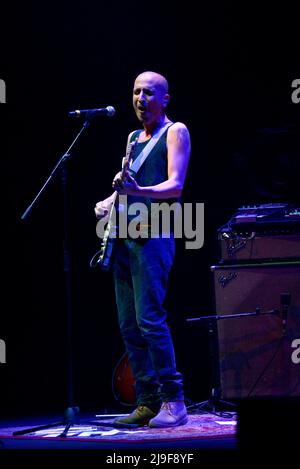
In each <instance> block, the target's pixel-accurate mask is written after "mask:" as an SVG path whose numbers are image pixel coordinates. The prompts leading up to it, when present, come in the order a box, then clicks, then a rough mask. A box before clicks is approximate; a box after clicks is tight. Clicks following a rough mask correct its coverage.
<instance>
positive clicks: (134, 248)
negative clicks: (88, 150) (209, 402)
mask: <svg viewBox="0 0 300 469" xmlns="http://www.w3.org/2000/svg"><path fill="white" fill-rule="evenodd" d="M169 100H170V95H169V90H168V82H167V80H166V78H165V77H164V76H162V75H160V74H159V73H156V72H150V71H147V72H143V73H141V74H140V75H139V76H138V77H137V78H136V80H135V82H134V87H133V108H134V111H135V113H136V116H137V119H138V121H139V122H140V123H141V125H142V129H139V130H135V131H133V132H131V133H130V134H129V136H128V141H127V144H128V143H129V142H132V141H136V142H137V143H136V145H135V150H134V155H133V163H134V161H135V160H136V159H137V158H138V155H139V153H140V152H141V151H142V150H143V149H145V150H146V146H147V144H148V143H149V145H150V142H151V141H152V142H153V140H152V139H154V141H155V137H156V140H157V142H156V144H155V145H154V146H152V147H151V148H152V149H151V151H150V152H149V154H148V156H147V158H146V159H145V160H144V162H143V164H142V166H141V167H140V168H139V169H138V171H137V173H136V174H135V175H134V174H130V170H129V168H126V170H125V171H122V172H120V173H118V174H117V175H116V176H115V177H114V179H113V182H112V187H113V189H114V190H115V191H117V193H119V194H126V195H127V206H128V213H129V207H130V204H132V203H134V202H137V201H140V202H143V203H144V204H147V206H149V207H150V205H151V202H158V201H163V202H165V203H166V202H167V203H170V204H171V203H172V202H174V200H177V201H178V199H179V197H180V195H181V192H182V189H183V187H184V183H185V178H186V172H187V167H188V162H189V157H190V148H191V144H190V136H189V132H188V129H187V127H186V126H185V125H184V124H183V123H181V122H172V121H171V120H170V119H169V118H168V117H167V115H166V108H167V106H168V103H169ZM158 135H159V138H158V137H157V136H158ZM148 148H149V147H148ZM113 200H114V195H112V196H110V197H108V198H107V199H105V200H103V201H101V202H98V203H97V204H96V206H95V214H96V217H97V218H98V219H100V218H101V217H103V216H106V215H107V214H108V212H109V210H110V207H111V204H112V203H113ZM150 212H151V210H149V211H148V213H150ZM128 220H130V215H128ZM174 247H175V246H174V236H173V234H172V233H171V234H170V235H169V237H168V238H165V237H163V236H161V235H159V236H157V237H155V238H143V237H140V238H138V239H130V238H129V239H128V238H127V239H117V240H116V243H115V247H114V258H113V275H114V282H115V292H116V302H117V308H118V318H119V325H120V330H121V334H122V337H123V340H124V343H125V346H126V350H127V354H128V357H129V361H130V365H131V368H132V372H133V376H134V380H135V393H136V398H137V407H136V409H135V410H134V411H133V412H132V413H131V414H129V415H128V416H125V417H119V418H117V419H115V425H116V426H129V427H130V426H134V427H136V426H143V425H149V426H150V427H175V426H177V425H183V424H185V423H186V422H187V420H188V417H187V411H186V407H185V403H184V391H183V377H182V374H181V373H180V372H179V371H177V369H176V362H175V353H174V347H173V341H172V337H171V333H170V330H169V328H168V326H167V323H166V317H167V313H166V311H165V309H164V307H163V302H164V299H165V296H166V289H167V283H168V275H169V272H170V269H171V267H172V264H173V260H174Z"/></svg>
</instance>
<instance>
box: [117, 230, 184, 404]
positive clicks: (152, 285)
mask: <svg viewBox="0 0 300 469" xmlns="http://www.w3.org/2000/svg"><path fill="white" fill-rule="evenodd" d="M174 252H175V243H174V238H168V239H167V238H153V239H152V238H149V239H139V240H132V239H126V240H118V241H117V245H116V252H115V261H114V280H115V291H116V301H117V308H118V317H119V324H120V330H121V334H122V337H123V340H124V343H125V346H126V350H127V353H128V358H129V362H130V365H131V369H132V373H133V376H134V379H135V392H136V397H137V404H138V405H141V404H144V405H147V406H149V407H151V408H154V409H156V408H157V407H159V405H160V403H161V402H162V401H175V400H183V398H184V397H183V382H182V375H181V373H179V372H178V371H177V370H176V363H175V354H174V347H173V342H172V337H171V334H170V330H169V328H168V326H167V323H166V318H167V313H166V311H165V309H164V308H163V302H164V299H165V296H166V291H167V283H168V275H169V271H170V269H171V266H172V264H173V260H174Z"/></svg>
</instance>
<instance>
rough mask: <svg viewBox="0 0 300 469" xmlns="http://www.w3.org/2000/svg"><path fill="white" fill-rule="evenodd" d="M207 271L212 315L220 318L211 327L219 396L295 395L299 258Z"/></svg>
mask: <svg viewBox="0 0 300 469" xmlns="http://www.w3.org/2000/svg"><path fill="white" fill-rule="evenodd" d="M211 271H212V274H213V282H214V293H215V307H216V314H217V315H218V316H221V317H223V318H221V319H219V320H218V321H217V327H216V331H217V336H218V340H217V345H218V348H219V351H218V352H219V371H220V385H221V395H222V397H223V398H225V399H231V398H242V397H252V396H300V262H281V263H261V264H247V265H245V264H244V265H241V264H238V265H230V266H224V265H222V266H220V265H219V266H212V267H211ZM283 293H288V294H289V295H288V297H289V298H290V305H289V306H287V309H285V308H284V306H283V304H282V298H283V297H282V294H283ZM258 311H260V313H258V314H256V315H255V316H247V315H241V316H238V315H240V314H241V313H254V312H258ZM285 311H287V314H286V326H285V327H284V315H285V314H284V313H285ZM265 313H267V314H265Z"/></svg>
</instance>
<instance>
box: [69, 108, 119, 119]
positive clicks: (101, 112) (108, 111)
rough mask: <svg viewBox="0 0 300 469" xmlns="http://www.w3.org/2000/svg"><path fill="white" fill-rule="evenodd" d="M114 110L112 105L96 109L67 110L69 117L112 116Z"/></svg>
mask: <svg viewBox="0 0 300 469" xmlns="http://www.w3.org/2000/svg"><path fill="white" fill-rule="evenodd" d="M115 113H116V110H115V108H114V107H112V106H107V107H100V108H96V109H76V110H75V111H71V112H69V114H68V116H69V117H94V116H108V117H112V116H113V115H114V114H115Z"/></svg>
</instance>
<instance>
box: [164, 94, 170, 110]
mask: <svg viewBox="0 0 300 469" xmlns="http://www.w3.org/2000/svg"><path fill="white" fill-rule="evenodd" d="M169 101H170V95H169V94H168V93H166V94H165V95H164V99H163V103H164V107H167V105H168V104H169Z"/></svg>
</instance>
